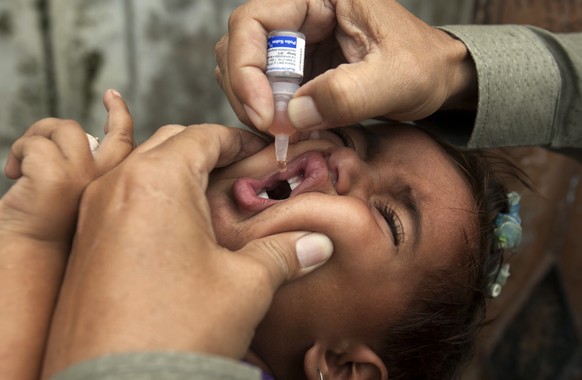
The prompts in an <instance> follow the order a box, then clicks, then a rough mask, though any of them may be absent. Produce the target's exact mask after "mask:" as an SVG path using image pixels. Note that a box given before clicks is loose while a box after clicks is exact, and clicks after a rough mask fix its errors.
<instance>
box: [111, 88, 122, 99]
mask: <svg viewBox="0 0 582 380" xmlns="http://www.w3.org/2000/svg"><path fill="white" fill-rule="evenodd" d="M109 91H111V93H112V94H113V95H115V96H117V97H118V98H121V97H122V96H121V94H120V93H119V91H117V90H114V89H110V90H109Z"/></svg>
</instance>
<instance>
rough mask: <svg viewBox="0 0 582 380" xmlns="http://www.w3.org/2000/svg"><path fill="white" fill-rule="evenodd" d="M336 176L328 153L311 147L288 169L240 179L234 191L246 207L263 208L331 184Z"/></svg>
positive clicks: (250, 209) (319, 189)
mask: <svg viewBox="0 0 582 380" xmlns="http://www.w3.org/2000/svg"><path fill="white" fill-rule="evenodd" d="M333 177H334V176H333V173H330V171H329V169H328V165H327V158H326V156H324V154H323V153H321V152H313V151H311V152H307V153H305V154H303V155H301V156H299V157H297V158H296V159H294V160H293V161H292V162H290V163H289V164H288V165H287V171H286V172H285V173H279V172H277V173H275V174H273V175H270V176H268V177H266V178H263V179H253V178H239V179H237V180H236V181H235V183H234V185H233V193H234V197H235V200H236V202H237V204H238V205H239V206H240V207H241V208H242V209H244V210H249V211H262V210H264V209H265V208H268V207H270V206H272V205H273V204H276V203H278V202H281V201H284V200H287V199H289V198H293V197H295V196H297V195H300V194H303V193H306V192H313V191H321V189H323V188H329V186H330V181H331V182H333Z"/></svg>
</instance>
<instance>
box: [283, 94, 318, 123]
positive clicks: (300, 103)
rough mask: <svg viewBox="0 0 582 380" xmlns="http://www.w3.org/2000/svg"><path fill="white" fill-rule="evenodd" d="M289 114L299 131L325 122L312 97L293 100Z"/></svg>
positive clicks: (288, 109)
mask: <svg viewBox="0 0 582 380" xmlns="http://www.w3.org/2000/svg"><path fill="white" fill-rule="evenodd" d="M287 112H289V120H290V121H291V124H293V126H294V127H295V128H297V129H308V128H310V127H314V126H316V125H318V124H321V123H322V122H323V117H322V116H321V114H320V113H319V111H318V110H317V107H316V106H315V102H314V101H313V98H312V97H310V96H300V97H299V98H294V99H291V100H290V101H289V105H288V106H287Z"/></svg>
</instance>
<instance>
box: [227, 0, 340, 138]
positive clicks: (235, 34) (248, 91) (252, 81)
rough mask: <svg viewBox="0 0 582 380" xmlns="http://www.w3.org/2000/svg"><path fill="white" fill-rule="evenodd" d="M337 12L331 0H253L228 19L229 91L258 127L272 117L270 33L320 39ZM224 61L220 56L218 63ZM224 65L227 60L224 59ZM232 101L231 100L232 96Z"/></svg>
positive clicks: (264, 128)
mask: <svg viewBox="0 0 582 380" xmlns="http://www.w3.org/2000/svg"><path fill="white" fill-rule="evenodd" d="M334 25H335V13H334V11H333V6H332V5H331V4H330V2H329V1H324V2H322V1H314V0H254V1H250V2H248V3H246V4H244V5H242V6H241V7H239V8H237V9H236V10H235V11H234V12H233V13H232V15H231V17H230V19H229V32H228V46H227V49H226V53H223V54H225V55H226V67H221V71H223V72H224V75H225V77H226V78H225V79H226V80H225V81H224V82H223V86H224V87H228V88H226V89H225V92H226V93H229V92H232V94H233V96H234V97H235V98H236V99H237V100H238V101H239V102H240V103H241V104H242V105H243V106H246V107H245V111H246V112H247V114H248V116H249V117H250V119H251V121H252V122H253V124H254V125H255V127H257V128H258V129H260V130H262V131H266V129H267V128H268V127H269V126H270V124H271V122H272V120H273V113H274V106H273V98H272V93H271V88H270V86H269V81H268V79H267V77H266V75H265V73H264V71H265V68H266V64H267V36H268V33H269V32H270V31H273V30H295V31H300V32H302V33H304V34H305V35H306V38H307V39H308V41H310V40H311V41H312V42H317V41H319V40H322V39H323V38H324V37H325V36H328V35H330V34H331V33H332V31H333V27H334ZM220 65H221V62H220V59H219V66H220ZM222 66H224V63H222ZM231 102H232V100H231Z"/></svg>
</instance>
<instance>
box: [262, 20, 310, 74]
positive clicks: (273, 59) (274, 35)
mask: <svg viewBox="0 0 582 380" xmlns="http://www.w3.org/2000/svg"><path fill="white" fill-rule="evenodd" d="M304 63H305V35H303V33H299V32H295V31H290V30H276V31H273V32H271V33H269V39H268V48H267V70H266V74H267V77H268V78H269V80H273V81H288V82H291V83H296V84H299V83H301V81H302V80H303V66H304Z"/></svg>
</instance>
